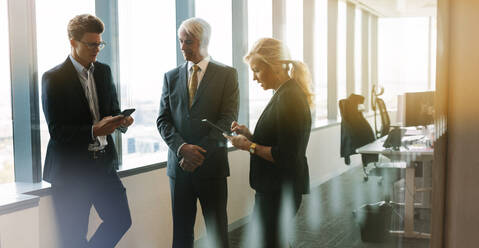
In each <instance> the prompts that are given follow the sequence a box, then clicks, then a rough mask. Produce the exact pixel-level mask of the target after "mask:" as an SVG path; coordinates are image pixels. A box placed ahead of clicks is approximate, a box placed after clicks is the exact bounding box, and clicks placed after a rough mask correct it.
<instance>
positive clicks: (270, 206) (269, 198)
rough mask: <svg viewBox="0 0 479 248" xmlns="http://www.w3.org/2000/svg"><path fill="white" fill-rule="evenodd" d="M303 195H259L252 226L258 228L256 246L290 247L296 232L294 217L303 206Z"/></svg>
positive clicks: (275, 193)
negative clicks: (291, 239)
mask: <svg viewBox="0 0 479 248" xmlns="http://www.w3.org/2000/svg"><path fill="white" fill-rule="evenodd" d="M301 200H302V194H298V193H284V192H283V193H281V192H274V193H259V192H256V194H255V202H254V208H253V214H252V219H251V221H250V222H251V224H252V225H253V226H254V227H255V228H258V229H259V230H255V232H257V234H258V235H259V238H258V240H257V243H256V246H254V247H266V248H279V247H289V239H290V238H291V235H292V233H291V232H292V231H293V230H294V226H295V225H294V217H295V216H296V213H297V212H298V209H299V207H300V205H301Z"/></svg>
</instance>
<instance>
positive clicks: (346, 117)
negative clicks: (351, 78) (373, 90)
mask: <svg viewBox="0 0 479 248" xmlns="http://www.w3.org/2000/svg"><path fill="white" fill-rule="evenodd" d="M363 102H364V96H361V95H356V94H351V95H350V96H349V97H348V98H346V99H342V100H340V101H339V112H340V114H341V157H342V158H344V162H345V163H346V164H347V165H349V164H351V159H350V156H351V155H354V154H357V153H356V149H357V148H359V147H361V146H364V145H366V144H369V143H371V142H373V141H374V140H376V137H375V134H374V132H373V130H372V128H371V125H369V123H368V121H367V120H366V119H365V118H364V116H363V113H362V112H361V111H359V110H358V105H359V104H362V103H363ZM361 160H362V164H363V178H364V180H365V181H367V180H368V178H369V177H368V174H369V173H368V171H367V169H366V168H367V166H368V164H370V163H373V162H374V163H375V162H378V155H377V154H361Z"/></svg>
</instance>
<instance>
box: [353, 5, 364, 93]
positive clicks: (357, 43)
mask: <svg viewBox="0 0 479 248" xmlns="http://www.w3.org/2000/svg"><path fill="white" fill-rule="evenodd" d="M362 13H363V12H362V11H361V9H360V8H356V15H355V18H356V19H355V21H354V25H355V27H354V32H355V34H354V60H355V61H354V77H355V79H354V93H356V94H359V95H361V88H362V85H361V82H362V81H361V77H362V71H361V68H362V63H361V62H362V57H361V56H362V50H361V49H362V43H361V37H362V22H361V20H362V18H363V17H362Z"/></svg>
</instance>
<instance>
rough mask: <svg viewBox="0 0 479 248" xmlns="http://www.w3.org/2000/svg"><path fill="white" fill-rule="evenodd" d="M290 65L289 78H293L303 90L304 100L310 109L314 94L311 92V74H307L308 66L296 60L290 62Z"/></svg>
mask: <svg viewBox="0 0 479 248" xmlns="http://www.w3.org/2000/svg"><path fill="white" fill-rule="evenodd" d="M291 64H292V65H293V66H292V68H291V72H290V73H291V78H293V79H294V80H295V81H296V82H297V83H298V85H299V87H300V88H301V90H303V93H304V95H305V96H306V100H307V101H308V105H309V107H310V108H312V107H313V106H314V94H313V92H312V90H311V83H312V79H311V73H310V72H309V69H308V66H307V65H306V64H305V63H303V62H301V61H298V60H292V61H291Z"/></svg>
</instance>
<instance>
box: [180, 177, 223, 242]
mask: <svg viewBox="0 0 479 248" xmlns="http://www.w3.org/2000/svg"><path fill="white" fill-rule="evenodd" d="M170 189H171V202H172V210H173V246H172V247H173V248H185V247H186V248H192V247H193V241H194V226H195V218H196V202H197V199H199V200H200V204H201V210H202V212H203V217H204V219H205V224H206V231H207V239H208V240H207V241H208V247H211V248H217V247H218V248H228V247H229V244H228V217H227V214H226V202H227V198H228V187H227V182H226V178H214V179H205V180H197V179H194V178H193V177H192V176H191V174H190V175H188V176H185V177H182V178H181V179H174V178H170Z"/></svg>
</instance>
